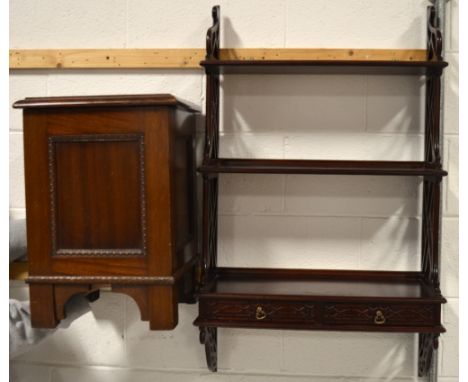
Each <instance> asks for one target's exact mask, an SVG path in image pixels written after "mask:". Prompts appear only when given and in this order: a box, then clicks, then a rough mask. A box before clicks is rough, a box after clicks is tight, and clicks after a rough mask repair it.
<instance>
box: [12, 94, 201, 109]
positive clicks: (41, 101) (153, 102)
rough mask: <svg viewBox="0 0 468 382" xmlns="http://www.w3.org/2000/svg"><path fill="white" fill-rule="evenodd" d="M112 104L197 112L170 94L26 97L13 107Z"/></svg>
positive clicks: (99, 105) (101, 105)
mask: <svg viewBox="0 0 468 382" xmlns="http://www.w3.org/2000/svg"><path fill="white" fill-rule="evenodd" d="M113 106H119V107H121V106H168V107H177V108H181V109H185V110H187V111H191V112H198V110H197V109H196V108H195V107H193V106H192V105H188V104H187V103H185V102H181V101H180V100H178V99H177V98H176V97H174V96H173V95H172V94H122V95H93V96H71V97H28V98H25V99H23V100H19V101H16V102H15V103H14V104H13V107H14V108H15V109H30V108H70V107H73V108H76V107H113Z"/></svg>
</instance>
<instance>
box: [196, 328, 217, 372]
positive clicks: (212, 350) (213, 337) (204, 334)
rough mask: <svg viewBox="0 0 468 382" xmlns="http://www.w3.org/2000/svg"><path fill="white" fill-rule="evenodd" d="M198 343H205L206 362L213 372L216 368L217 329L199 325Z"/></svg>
mask: <svg viewBox="0 0 468 382" xmlns="http://www.w3.org/2000/svg"><path fill="white" fill-rule="evenodd" d="M200 343H201V344H204V345H205V354H206V364H207V365H208V369H210V370H211V371H213V372H216V371H217V370H218V353H217V330H216V328H214V327H209V326H202V327H200Z"/></svg>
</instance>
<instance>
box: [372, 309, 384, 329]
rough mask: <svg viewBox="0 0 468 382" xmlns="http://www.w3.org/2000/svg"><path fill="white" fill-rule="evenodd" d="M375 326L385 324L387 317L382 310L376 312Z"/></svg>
mask: <svg viewBox="0 0 468 382" xmlns="http://www.w3.org/2000/svg"><path fill="white" fill-rule="evenodd" d="M374 324H377V325H383V324H385V316H384V314H383V313H382V311H381V310H378V311H377V312H375V318H374Z"/></svg>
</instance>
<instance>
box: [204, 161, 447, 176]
mask: <svg viewBox="0 0 468 382" xmlns="http://www.w3.org/2000/svg"><path fill="white" fill-rule="evenodd" d="M198 171H200V172H201V173H203V174H222V173H248V174H330V175H332V174H336V175H396V176H435V177H441V176H445V175H447V172H446V171H444V170H442V169H440V168H438V166H437V165H436V164H432V163H429V162H422V161H420V162H417V161H413V162H411V161H409V162H408V161H355V160H305V159H239V158H219V159H212V160H209V161H208V162H205V163H204V164H203V165H202V166H200V167H199V168H198Z"/></svg>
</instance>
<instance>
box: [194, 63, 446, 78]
mask: <svg viewBox="0 0 468 382" xmlns="http://www.w3.org/2000/svg"><path fill="white" fill-rule="evenodd" d="M200 65H201V66H203V67H204V68H205V70H206V72H207V73H213V74H400V75H403V74H405V75H426V74H441V73H442V69H443V68H445V67H446V66H447V65H448V63H447V62H445V61H384V60H381V61H378V60H370V61H364V60H356V61H352V60H204V61H201V62H200Z"/></svg>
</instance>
